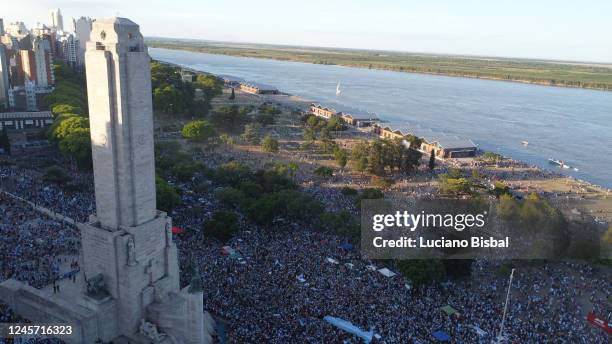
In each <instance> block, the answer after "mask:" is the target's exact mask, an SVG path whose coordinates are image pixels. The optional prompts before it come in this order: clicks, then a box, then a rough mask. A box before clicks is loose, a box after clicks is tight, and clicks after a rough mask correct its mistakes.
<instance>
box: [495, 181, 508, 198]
mask: <svg viewBox="0 0 612 344" xmlns="http://www.w3.org/2000/svg"><path fill="white" fill-rule="evenodd" d="M491 193H492V194H493V195H495V197H497V198H499V197H500V196H501V195H512V192H511V191H510V187H509V186H508V185H506V184H505V183H503V182H500V181H496V182H494V183H493V190H491Z"/></svg>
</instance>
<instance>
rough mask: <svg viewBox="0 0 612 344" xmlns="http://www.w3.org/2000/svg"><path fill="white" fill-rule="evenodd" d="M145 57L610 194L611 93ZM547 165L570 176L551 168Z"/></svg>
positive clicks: (212, 58) (169, 54)
mask: <svg viewBox="0 0 612 344" xmlns="http://www.w3.org/2000/svg"><path fill="white" fill-rule="evenodd" d="M149 53H150V54H151V56H152V57H153V58H154V59H158V60H160V61H165V62H169V63H174V64H178V65H182V66H186V67H189V68H193V69H195V70H200V71H204V72H208V73H212V74H218V75H232V76H235V77H239V78H243V79H245V80H249V81H257V82H260V83H265V84H270V85H274V86H276V87H277V88H279V89H280V90H281V91H283V92H287V93H291V94H294V95H299V96H302V97H305V98H307V99H311V100H313V101H316V102H320V103H322V104H324V105H329V106H331V107H336V108H337V109H338V110H341V109H343V108H356V109H361V110H367V111H369V112H375V113H377V114H378V116H379V117H380V118H382V119H384V120H386V121H388V122H392V123H409V124H410V125H413V126H418V127H420V128H421V130H423V129H427V130H433V131H434V132H443V133H445V134H451V135H457V136H460V137H465V138H470V139H471V140H472V141H474V142H475V143H476V144H477V145H478V146H479V147H480V148H481V149H484V150H489V151H493V152H497V153H500V154H503V155H505V156H510V157H512V158H514V159H518V160H522V161H525V162H528V163H532V164H536V165H539V166H541V167H543V168H546V169H550V170H554V171H557V172H560V173H564V174H567V175H571V176H573V177H575V178H578V179H582V180H586V181H589V182H592V183H595V184H598V185H601V186H604V187H607V188H612V92H605V91H595V90H585V89H576V88H562V87H548V86H539V85H530V84H522V83H514V82H505V81H494V80H480V79H470V78H458V77H446V76H439V75H428V74H412V73H400V72H391V71H382V70H370V69H362V68H352V67H342V66H333V65H317V64H309V63H300V62H288V61H277V60H270V59H258V58H248V57H235V56H225V55H212V54H204V53H194V52H188V51H180V50H167V49H157V48H151V49H149ZM338 83H340V88H341V90H342V93H341V94H340V96H336V85H337V84H338ZM522 141H528V142H529V144H528V145H527V146H524V145H523V144H522V143H521V142H522ZM548 158H554V159H559V160H563V161H565V162H566V163H567V164H568V165H570V166H571V167H572V168H574V167H575V168H577V169H578V171H575V170H573V169H569V170H568V169H560V168H556V167H554V166H551V165H549V164H548Z"/></svg>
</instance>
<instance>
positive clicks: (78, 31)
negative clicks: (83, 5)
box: [73, 17, 93, 66]
mask: <svg viewBox="0 0 612 344" xmlns="http://www.w3.org/2000/svg"><path fill="white" fill-rule="evenodd" d="M92 23H93V21H92V20H91V18H86V17H81V18H79V19H77V20H74V19H73V25H74V34H75V36H76V41H77V42H78V44H79V45H78V51H77V64H78V65H79V66H82V65H83V64H84V63H85V44H86V43H87V41H89V34H90V33H91V27H92Z"/></svg>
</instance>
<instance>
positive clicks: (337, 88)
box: [336, 83, 342, 97]
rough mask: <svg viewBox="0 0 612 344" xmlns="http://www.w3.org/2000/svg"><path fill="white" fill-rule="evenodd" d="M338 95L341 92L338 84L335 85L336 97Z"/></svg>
mask: <svg viewBox="0 0 612 344" xmlns="http://www.w3.org/2000/svg"><path fill="white" fill-rule="evenodd" d="M340 93H342V91H340V83H338V85H336V97H337V96H339V95H340Z"/></svg>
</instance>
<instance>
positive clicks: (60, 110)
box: [51, 103, 83, 116]
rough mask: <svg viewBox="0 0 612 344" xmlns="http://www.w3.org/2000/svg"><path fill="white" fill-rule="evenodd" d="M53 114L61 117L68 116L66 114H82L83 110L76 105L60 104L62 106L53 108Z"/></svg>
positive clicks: (58, 105)
mask: <svg viewBox="0 0 612 344" xmlns="http://www.w3.org/2000/svg"><path fill="white" fill-rule="evenodd" d="M51 112H52V113H53V114H54V115H55V116H59V115H62V114H66V113H73V114H82V113H83V109H81V108H80V107H77V106H74V105H70V104H62V103H60V104H54V105H53V106H52V107H51Z"/></svg>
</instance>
